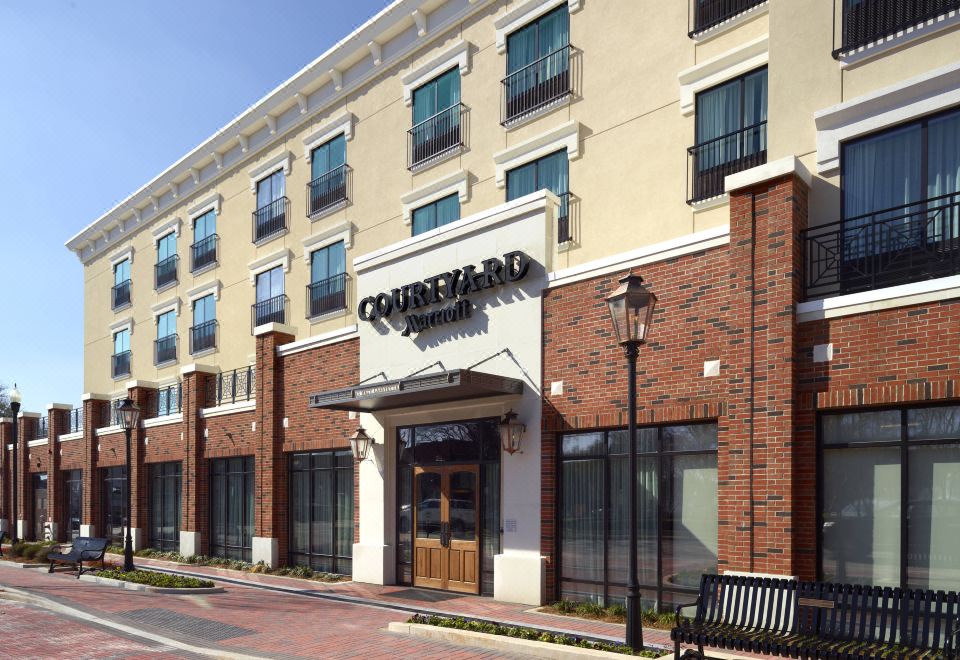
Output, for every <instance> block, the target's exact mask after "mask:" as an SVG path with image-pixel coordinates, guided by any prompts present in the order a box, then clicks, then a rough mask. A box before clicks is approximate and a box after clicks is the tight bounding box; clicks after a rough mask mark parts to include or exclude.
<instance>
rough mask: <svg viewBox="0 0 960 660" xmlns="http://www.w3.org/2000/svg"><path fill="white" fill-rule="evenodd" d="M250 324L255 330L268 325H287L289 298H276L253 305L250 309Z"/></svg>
mask: <svg viewBox="0 0 960 660" xmlns="http://www.w3.org/2000/svg"><path fill="white" fill-rule="evenodd" d="M250 312H251V314H250V317H251V318H250V322H251V324H252V327H251V329H250V331H251V332H253V328H256V327H257V326H260V325H264V324H266V323H286V322H287V297H286V296H274V297H273V298H267V299H266V300H261V301H259V302H255V303H253V305H252V306H251V309H250Z"/></svg>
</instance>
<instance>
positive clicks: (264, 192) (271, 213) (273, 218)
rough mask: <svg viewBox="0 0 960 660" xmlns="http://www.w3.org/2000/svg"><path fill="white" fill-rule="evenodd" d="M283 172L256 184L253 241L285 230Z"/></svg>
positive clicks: (285, 212)
mask: <svg viewBox="0 0 960 660" xmlns="http://www.w3.org/2000/svg"><path fill="white" fill-rule="evenodd" d="M285 186H286V183H285V179H284V174H283V170H282V169H280V170H277V171H276V172H274V173H273V174H270V175H269V176H266V177H264V178H262V179H260V180H259V181H258V182H257V210H256V211H254V214H253V240H254V242H255V243H256V242H258V241H261V240H265V239H267V238H269V237H271V236H274V235H276V234H279V233H281V232H283V231H284V230H285V229H286V228H287V198H286V196H285V195H286V191H285Z"/></svg>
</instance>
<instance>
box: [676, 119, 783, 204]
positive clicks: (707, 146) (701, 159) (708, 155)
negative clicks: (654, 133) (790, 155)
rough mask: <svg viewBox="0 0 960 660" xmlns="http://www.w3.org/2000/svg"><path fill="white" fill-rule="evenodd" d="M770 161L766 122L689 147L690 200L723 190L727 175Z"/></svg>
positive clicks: (713, 194) (700, 199)
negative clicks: (768, 159)
mask: <svg viewBox="0 0 960 660" xmlns="http://www.w3.org/2000/svg"><path fill="white" fill-rule="evenodd" d="M766 162H767V122H765V121H763V122H760V123H759V124H754V125H753V126H749V127H747V128H744V129H741V130H739V131H735V132H733V133H729V134H727V135H723V136H721V137H718V138H715V139H713V140H709V141H707V142H704V143H702V144H698V145H696V146H693V147H690V148H689V149H687V166H688V169H687V182H688V183H687V203H688V204H694V203H696V202H701V201H703V200H706V199H710V198H711V197H718V196H720V195H722V194H723V193H724V179H726V178H727V176H728V175H730V174H734V173H736V172H742V171H743V170H748V169H750V168H751V167H757V166H758V165H763V164H764V163H766Z"/></svg>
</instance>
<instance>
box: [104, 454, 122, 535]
mask: <svg viewBox="0 0 960 660" xmlns="http://www.w3.org/2000/svg"><path fill="white" fill-rule="evenodd" d="M100 472H101V474H102V478H103V498H102V499H101V506H102V509H101V511H102V514H103V535H104V536H105V537H106V538H108V539H110V542H111V544H112V545H120V546H122V545H123V528H124V526H125V525H126V522H127V516H126V510H127V468H126V467H124V466H122V465H121V466H119V467H110V468H103V469H102V470H101V471H100Z"/></svg>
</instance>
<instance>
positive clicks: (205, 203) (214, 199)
mask: <svg viewBox="0 0 960 660" xmlns="http://www.w3.org/2000/svg"><path fill="white" fill-rule="evenodd" d="M222 201H223V195H221V194H220V193H218V192H214V193H211V194H209V195H207V196H206V197H201V198H200V199H198V200H197V201H196V202H194V203H193V205H192V206H190V207H188V208H187V215H188V216H189V217H190V220H191V221H193V220H196V219H197V218H199V217H200V216H201V215H203V214H204V213H206V212H207V211H209V210H211V209H213V212H214V213H216V214H217V215H220V204H221V202H222Z"/></svg>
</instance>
